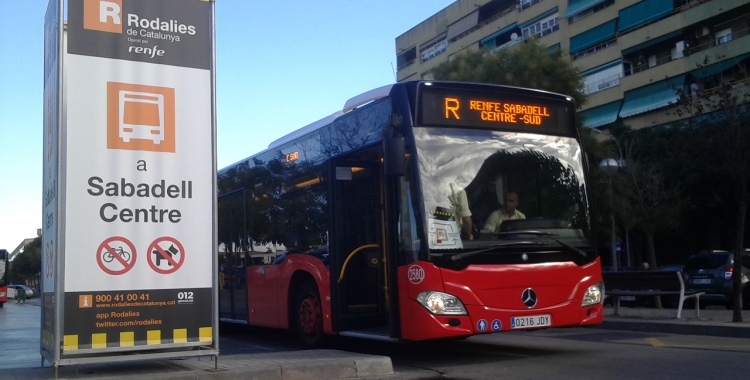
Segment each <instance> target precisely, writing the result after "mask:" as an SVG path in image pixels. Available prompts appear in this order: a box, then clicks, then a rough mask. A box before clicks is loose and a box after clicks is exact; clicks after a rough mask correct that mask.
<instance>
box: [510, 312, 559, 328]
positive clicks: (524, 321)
mask: <svg viewBox="0 0 750 380" xmlns="http://www.w3.org/2000/svg"><path fill="white" fill-rule="evenodd" d="M544 326H552V323H551V321H550V315H549V314H546V315H532V316H528V317H513V318H511V319H510V328H512V329H528V328H532V327H544Z"/></svg>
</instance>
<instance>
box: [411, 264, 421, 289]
mask: <svg viewBox="0 0 750 380" xmlns="http://www.w3.org/2000/svg"><path fill="white" fill-rule="evenodd" d="M407 275H408V276H409V282H411V283H412V284H414V285H416V284H419V283H420V282H422V281H424V269H422V267H420V266H419V265H412V266H410V267H409V272H408V274H407Z"/></svg>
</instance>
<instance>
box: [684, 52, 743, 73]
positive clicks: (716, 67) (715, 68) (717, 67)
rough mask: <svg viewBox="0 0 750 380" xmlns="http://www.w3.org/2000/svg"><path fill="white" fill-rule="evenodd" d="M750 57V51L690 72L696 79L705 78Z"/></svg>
mask: <svg viewBox="0 0 750 380" xmlns="http://www.w3.org/2000/svg"><path fill="white" fill-rule="evenodd" d="M748 57H750V53H747V54H743V55H740V56H737V57H734V58H729V59H725V60H723V61H721V62H718V63H714V64H713V65H708V66H706V67H702V68H700V69H696V70H693V71H691V72H690V75H692V76H693V78H695V79H703V78H705V77H710V76H711V75H716V74H719V73H722V72H724V71H726V70H727V69H729V68H730V67H732V66H734V65H736V64H738V63H740V62H742V61H743V60H745V59H746V58H748Z"/></svg>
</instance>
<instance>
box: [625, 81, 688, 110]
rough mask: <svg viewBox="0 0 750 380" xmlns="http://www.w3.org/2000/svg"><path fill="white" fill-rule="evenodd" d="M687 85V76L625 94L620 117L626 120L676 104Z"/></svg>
mask: <svg viewBox="0 0 750 380" xmlns="http://www.w3.org/2000/svg"><path fill="white" fill-rule="evenodd" d="M684 85H685V74H682V75H680V76H676V77H674V78H671V79H667V80H663V81H661V82H656V83H654V84H650V85H648V86H643V87H641V88H637V89H635V90H632V91H628V92H626V93H625V98H624V100H623V105H622V109H621V110H620V117H621V118H626V117H630V116H635V115H638V114H641V113H644V112H648V111H653V110H655V109H659V108H662V107H666V106H668V105H670V104H672V103H675V102H676V101H677V99H679V98H680V95H679V93H678V90H681V89H682V87H683V86H684Z"/></svg>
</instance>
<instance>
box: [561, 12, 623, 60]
mask: <svg viewBox="0 0 750 380" xmlns="http://www.w3.org/2000/svg"><path fill="white" fill-rule="evenodd" d="M616 29H617V19H614V20H611V21H609V22H606V23H604V24H601V25H599V26H597V27H595V28H593V29H589V30H587V31H585V32H583V33H581V34H579V35H576V36H573V37H571V38H570V54H575V53H578V52H579V51H583V50H586V49H588V48H590V47H593V46H596V45H599V44H601V43H604V42H607V41H609V40H611V39H613V38H615V30H616Z"/></svg>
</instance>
